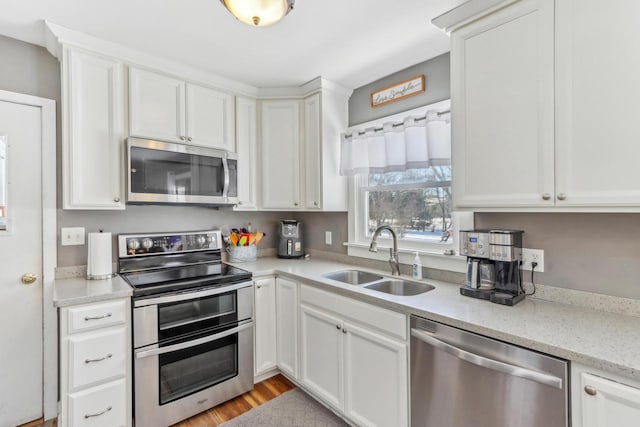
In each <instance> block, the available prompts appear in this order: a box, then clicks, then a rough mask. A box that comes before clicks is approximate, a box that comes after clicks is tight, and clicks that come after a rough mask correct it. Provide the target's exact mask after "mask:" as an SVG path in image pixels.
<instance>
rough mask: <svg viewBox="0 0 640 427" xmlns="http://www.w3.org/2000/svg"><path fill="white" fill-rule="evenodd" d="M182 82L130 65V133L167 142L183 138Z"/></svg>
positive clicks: (184, 139) (182, 139) (183, 99)
mask: <svg viewBox="0 0 640 427" xmlns="http://www.w3.org/2000/svg"><path fill="white" fill-rule="evenodd" d="M184 103H185V82H184V81H182V80H178V79H175V78H173V77H169V76H164V75H161V74H156V73H152V72H150V71H144V70H139V69H136V68H131V69H130V72H129V133H130V134H131V136H137V137H141V138H150V139H159V140H162V141H169V142H184V141H186V135H185V134H186V132H185V126H184V123H185V105H184Z"/></svg>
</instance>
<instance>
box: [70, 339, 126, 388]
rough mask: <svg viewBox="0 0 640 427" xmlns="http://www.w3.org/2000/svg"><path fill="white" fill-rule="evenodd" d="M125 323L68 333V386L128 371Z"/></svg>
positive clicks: (78, 385)
mask: <svg viewBox="0 0 640 427" xmlns="http://www.w3.org/2000/svg"><path fill="white" fill-rule="evenodd" d="M126 340H127V333H126V328H125V327H120V328H112V329H109V330H106V331H97V332H93V333H87V334H82V335H75V336H71V337H69V344H68V345H69V389H71V390H76V389H78V388H79V387H83V386H86V385H89V384H93V383H95V382H98V381H104V380H108V379H111V378H116V377H119V376H123V377H124V376H125V374H126V367H127V364H126V360H127V359H126V356H127V354H126V348H127V345H126V343H127V341H126Z"/></svg>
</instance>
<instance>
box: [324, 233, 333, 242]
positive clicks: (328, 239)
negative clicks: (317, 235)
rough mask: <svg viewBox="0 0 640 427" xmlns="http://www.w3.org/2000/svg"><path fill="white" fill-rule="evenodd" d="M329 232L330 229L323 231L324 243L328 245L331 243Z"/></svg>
mask: <svg viewBox="0 0 640 427" xmlns="http://www.w3.org/2000/svg"><path fill="white" fill-rule="evenodd" d="M331 239H332V237H331V232H330V231H325V232H324V244H325V245H330V244H331Z"/></svg>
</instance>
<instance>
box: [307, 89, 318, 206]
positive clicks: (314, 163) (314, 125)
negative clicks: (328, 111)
mask: <svg viewBox="0 0 640 427" xmlns="http://www.w3.org/2000/svg"><path fill="white" fill-rule="evenodd" d="M320 112H321V108H320V95H319V94H315V95H313V96H310V97H309V98H307V99H305V100H304V158H305V163H304V173H305V192H304V206H305V208H306V209H321V208H322V134H321V128H320V124H321V118H320Z"/></svg>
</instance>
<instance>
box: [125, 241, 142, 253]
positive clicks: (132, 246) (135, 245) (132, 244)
mask: <svg viewBox="0 0 640 427" xmlns="http://www.w3.org/2000/svg"><path fill="white" fill-rule="evenodd" d="M127 247H128V248H129V249H131V250H133V251H137V250H138V248H139V247H140V240H138V239H130V240H129V241H128V242H127Z"/></svg>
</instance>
